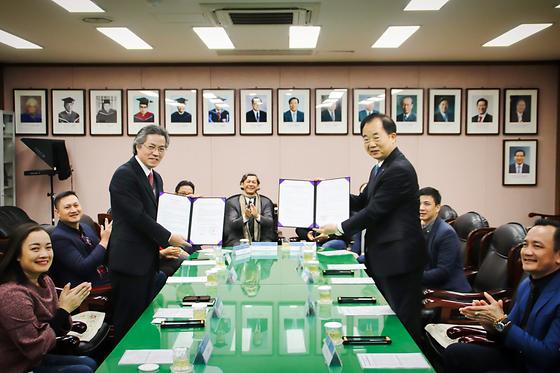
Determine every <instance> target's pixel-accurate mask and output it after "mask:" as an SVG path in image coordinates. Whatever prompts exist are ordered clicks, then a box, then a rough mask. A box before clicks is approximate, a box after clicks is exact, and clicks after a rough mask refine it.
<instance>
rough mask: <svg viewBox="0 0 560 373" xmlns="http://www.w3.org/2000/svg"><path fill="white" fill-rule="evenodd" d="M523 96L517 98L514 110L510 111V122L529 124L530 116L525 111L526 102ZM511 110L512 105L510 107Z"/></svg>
mask: <svg viewBox="0 0 560 373" xmlns="http://www.w3.org/2000/svg"><path fill="white" fill-rule="evenodd" d="M524 97H525V96H522V97H519V98H518V99H517V102H516V103H515V110H512V111H511V121H512V122H530V121H531V115H530V114H529V112H528V111H527V100H528V98H524ZM511 107H512V109H513V105H511Z"/></svg>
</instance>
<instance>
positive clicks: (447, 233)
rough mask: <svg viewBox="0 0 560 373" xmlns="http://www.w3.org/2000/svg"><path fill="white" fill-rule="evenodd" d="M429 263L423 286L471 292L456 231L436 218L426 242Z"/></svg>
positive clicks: (425, 270) (423, 277) (423, 278)
mask: <svg viewBox="0 0 560 373" xmlns="http://www.w3.org/2000/svg"><path fill="white" fill-rule="evenodd" d="M426 244H427V246H428V257H429V261H428V264H427V265H426V268H425V269H424V275H423V276H422V285H424V286H426V287H429V288H432V289H441V290H451V291H459V292H463V293H466V292H469V291H471V286H470V285H469V283H468V281H467V278H466V277H465V273H464V271H463V266H464V264H463V258H462V256H461V243H460V241H459V237H458V236H457V233H456V232H455V230H454V229H453V228H452V227H451V226H450V225H449V224H447V223H446V222H445V221H443V220H442V219H440V218H436V220H435V221H434V225H432V230H431V231H430V233H429V234H428V238H427V240H426Z"/></svg>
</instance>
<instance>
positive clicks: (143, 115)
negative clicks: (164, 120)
mask: <svg viewBox="0 0 560 373" xmlns="http://www.w3.org/2000/svg"><path fill="white" fill-rule="evenodd" d="M126 117H127V119H128V120H127V122H128V126H127V127H128V131H127V132H128V135H129V136H136V134H137V133H138V131H140V130H141V129H142V128H143V127H145V126H147V125H149V124H155V125H156V126H159V125H160V122H159V89H129V90H127V91H126Z"/></svg>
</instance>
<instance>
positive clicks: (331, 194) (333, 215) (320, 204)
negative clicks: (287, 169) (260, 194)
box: [278, 177, 350, 228]
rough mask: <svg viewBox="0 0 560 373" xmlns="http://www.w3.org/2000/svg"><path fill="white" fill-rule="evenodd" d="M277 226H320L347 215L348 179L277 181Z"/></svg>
mask: <svg viewBox="0 0 560 373" xmlns="http://www.w3.org/2000/svg"><path fill="white" fill-rule="evenodd" d="M279 184H280V185H279V188H278V194H279V195H278V226H279V227H296V228H297V227H304V228H313V227H320V226H322V225H324V224H328V223H340V222H342V221H344V220H346V219H348V217H349V216H350V178H349V177H341V178H337V179H328V180H317V181H313V180H293V179H280V183H279Z"/></svg>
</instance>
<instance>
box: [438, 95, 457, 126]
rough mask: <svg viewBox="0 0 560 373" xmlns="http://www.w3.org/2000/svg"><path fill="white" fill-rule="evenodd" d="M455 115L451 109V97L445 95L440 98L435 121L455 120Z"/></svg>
mask: <svg viewBox="0 0 560 373" xmlns="http://www.w3.org/2000/svg"><path fill="white" fill-rule="evenodd" d="M454 117H455V116H454V115H453V113H452V112H450V111H449V99H448V98H447V97H445V96H443V97H442V98H441V99H440V100H439V104H438V111H437V112H436V113H435V114H434V122H453V121H454V120H455V119H454Z"/></svg>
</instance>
